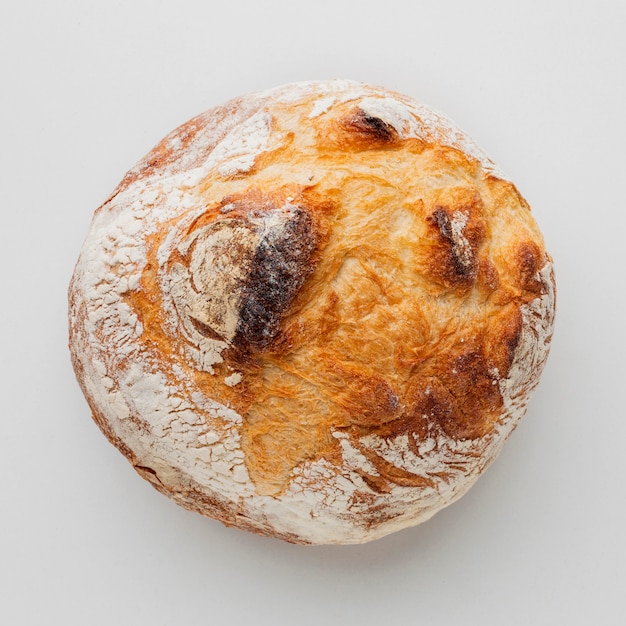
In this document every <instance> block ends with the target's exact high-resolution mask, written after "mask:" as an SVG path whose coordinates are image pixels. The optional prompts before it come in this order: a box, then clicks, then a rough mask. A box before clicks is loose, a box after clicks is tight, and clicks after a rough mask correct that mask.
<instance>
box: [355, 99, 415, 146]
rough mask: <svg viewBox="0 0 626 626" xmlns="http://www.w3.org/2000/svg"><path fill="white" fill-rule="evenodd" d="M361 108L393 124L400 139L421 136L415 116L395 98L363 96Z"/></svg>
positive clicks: (366, 113)
mask: <svg viewBox="0 0 626 626" xmlns="http://www.w3.org/2000/svg"><path fill="white" fill-rule="evenodd" d="M359 109H361V111H363V113H365V115H368V116H371V117H376V118H378V119H380V120H382V121H383V122H384V123H385V124H387V125H388V126H391V127H392V128H393V129H394V130H395V131H396V132H397V133H398V136H399V137H400V139H406V138H407V137H419V130H420V129H419V126H418V124H417V120H416V119H415V116H414V115H413V114H412V113H411V112H410V111H409V110H408V109H407V108H406V106H404V105H403V104H402V103H401V102H398V101H397V100H396V99H395V98H363V100H361V101H360V102H359Z"/></svg>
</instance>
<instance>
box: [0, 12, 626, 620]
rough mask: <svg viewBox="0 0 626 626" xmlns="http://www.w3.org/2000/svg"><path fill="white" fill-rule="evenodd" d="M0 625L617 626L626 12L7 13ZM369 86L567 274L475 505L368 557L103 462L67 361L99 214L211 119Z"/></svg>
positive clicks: (2, 46)
mask: <svg viewBox="0 0 626 626" xmlns="http://www.w3.org/2000/svg"><path fill="white" fill-rule="evenodd" d="M0 30H1V37H0V53H1V55H0V63H1V70H2V72H1V82H0V90H1V91H0V94H1V98H0V108H1V109H0V113H1V115H0V158H1V163H0V173H1V176H2V196H1V198H2V200H1V202H2V221H1V222H0V237H1V241H0V255H1V259H0V260H1V268H2V275H1V276H2V277H1V286H2V288H1V292H0V293H1V294H2V296H1V298H2V306H1V307H0V316H1V318H0V319H1V324H0V329H1V332H2V337H1V339H0V349H1V357H2V358H1V362H0V367H1V374H2V376H1V378H0V380H1V381H2V415H1V417H0V472H1V473H0V477H1V481H0V488H1V507H2V508H1V511H0V577H1V580H0V589H1V593H0V596H1V597H0V622H1V623H3V624H7V625H11V626H13V625H31V624H32V625H35V624H46V625H47V624H69V625H74V624H77V625H78V624H80V625H83V624H84V625H90V626H91V625H100V624H103V625H109V624H111V625H116V626H117V625H121V626H124V625H126V624H150V625H154V626H157V625H162V624H163V625H166V624H167V625H195V624H233V625H239V624H270V625H279V626H280V625H283V624H296V625H300V624H318V623H321V624H340V623H341V624H359V625H361V624H377V625H383V624H384V625H387V624H391V625H394V624H428V625H433V624H435V625H437V624H443V625H447V624H450V625H457V624H498V625H500V624H507V625H511V624H525V625H526V624H533V625H536V624H557V625H560V624H568V625H569V624H623V623H624V621H623V620H624V619H625V618H624V612H625V609H624V591H625V590H626V573H625V570H626V565H625V563H626V540H625V529H626V486H625V484H626V482H625V474H626V460H625V459H626V448H625V443H626V410H625V408H624V400H623V397H624V387H625V386H626V365H625V359H624V350H625V348H626V333H625V323H626V310H625V308H626V307H625V304H626V296H625V288H626V280H625V270H626V263H625V238H624V233H625V232H626V231H625V228H626V217H625V215H626V206H625V201H624V198H625V196H626V194H625V192H624V187H625V184H626V175H625V172H626V158H625V154H626V123H625V122H624V120H625V114H626V87H625V75H626V71H625V64H626V43H625V42H626V37H625V35H624V32H625V30H626V3H624V1H623V0H614V1H609V0H604V1H603V0H594V1H593V2H592V1H585V2H582V1H580V0H567V1H566V0H563V1H556V2H553V1H550V0H539V1H534V0H525V1H524V2H517V1H515V2H507V1H503V0H499V1H489V0H472V1H465V0H458V1H455V2H450V1H448V2H446V1H442V0H431V1H428V2H418V1H415V0H413V1H408V0H407V1H406V2H401V1H399V0H385V1H379V2H372V1H366V0H361V1H360V2H345V1H343V2H342V1H341V0H331V1H328V0H316V1H310V2H297V1H293V0H292V1H291V2H287V1H284V2H281V1H279V0H271V1H265V2H264V1H262V0H258V1H257V2H252V1H244V0H230V1H227V0H221V1H220V2H212V1H211V0H205V1H203V2H199V1H198V2H185V1H183V0H177V1H176V2H163V1H158V0H152V1H150V2H148V1H145V2H129V1H128V0H127V1H124V2H121V1H117V0H108V1H106V2H93V1H89V2H70V1H68V0H63V1H57V2H54V1H43V0H39V1H35V2H27V1H19V2H17V1H15V2H13V1H11V0H3V2H2V4H1V5H0ZM335 77H340V78H353V79H357V80H363V81H367V82H371V83H374V84H379V85H384V86H387V87H389V88H392V89H395V90H398V91H401V92H404V93H406V94H408V95H411V96H413V97H415V98H417V99H419V100H422V101H423V102H425V103H427V104H430V105H431V106H433V107H435V108H437V109H439V110H441V111H444V112H445V113H446V114H447V115H448V116H449V117H451V118H452V119H453V120H455V121H456V122H457V123H458V124H459V125H460V126H461V127H462V128H464V129H465V130H467V131H468V132H469V133H470V134H471V135H472V136H474V138H475V139H476V140H477V141H478V143H479V144H481V145H482V146H483V147H484V148H485V150H486V151H487V152H488V153H489V154H490V155H491V156H492V157H493V159H494V160H495V161H496V163H498V165H499V166H500V167H501V168H502V169H503V170H504V171H505V172H507V173H508V174H509V175H510V176H511V178H512V179H513V180H514V181H515V182H516V184H517V186H518V188H519V189H520V190H521V192H522V193H523V195H525V196H526V198H527V199H528V200H529V202H530V203H531V205H532V207H533V211H534V214H535V216H536V218H537V221H538V222H539V224H540V226H541V228H542V230H543V232H544V234H545V237H546V241H547V245H548V248H549V250H550V252H551V253H552V255H553V256H554V259H555V263H556V269H557V281H558V317H557V328H556V334H555V337H554V341H553V348H552V354H551V356H550V359H549V362H548V365H547V368H546V370H545V373H544V376H543V379H542V382H541V385H540V387H539V389H538V390H537V392H536V394H535V396H534V398H533V400H532V402H531V405H530V408H529V412H528V414H527V416H526V418H525V419H524V420H523V422H522V424H521V425H520V427H519V428H518V429H517V431H516V432H515V433H514V435H513V436H512V438H511V439H510V441H509V442H508V444H507V446H506V447H505V450H504V452H503V454H502V455H501V457H500V458H499V459H498V461H497V462H496V463H495V464H494V465H493V466H492V467H491V468H490V469H489V471H488V472H487V473H486V474H485V475H484V476H483V477H482V478H481V479H480V481H479V482H478V484H477V485H476V486H475V487H474V488H473V489H472V490H471V491H470V493H469V494H468V495H467V496H465V497H464V498H463V499H462V500H461V501H460V502H458V503H457V504H455V505H453V506H452V507H450V508H448V509H446V510H445V511H443V512H441V513H440V514H438V515H437V516H436V517H435V518H434V519H433V520H431V521H430V522H428V523H426V524H424V525H422V526H420V527H417V528H413V529H410V530H406V531H403V532H401V533H398V534H395V535H392V536H390V537H387V538H385V539H382V540H380V541H377V542H374V543H371V544H369V545H364V546H352V547H317V548H311V547H308V548H307V547H301V546H291V545H288V544H286V543H282V542H280V541H276V540H271V539H265V538H259V537H256V536H254V535H250V534H247V533H244V532H241V531H238V530H233V529H226V528H224V527H222V526H221V525H220V524H219V523H217V522H214V521H211V520H207V519H204V518H202V517H200V516H198V515H195V514H192V513H188V512H186V511H184V510H182V509H180V508H178V507H177V506H176V505H174V504H173V503H171V502H170V501H169V500H167V499H166V498H165V497H163V496H161V495H160V494H158V493H157V492H156V491H154V490H153V489H152V488H151V487H150V486H149V485H148V484H147V483H145V482H144V481H142V480H141V479H140V478H139V477H138V476H137V475H136V474H135V473H134V471H133V470H132V468H131V467H130V465H129V464H128V463H127V462H126V460H125V459H124V458H123V457H122V456H121V454H119V453H118V452H117V451H116V450H115V449H114V448H113V447H112V446H110V445H109V444H108V443H107V442H106V440H105V439H104V437H103V436H102V435H101V434H100V432H99V431H98V429H97V428H96V426H95V425H94V424H93V423H92V421H91V420H90V416H89V411H88V408H87V405H86V403H85V401H84V399H83V398H82V396H81V393H80V391H79V388H78V385H77V384H76V382H75V380H74V375H73V372H72V370H71V366H70V361H69V357H68V352H67V348H66V343H67V338H66V335H67V332H66V288H67V284H68V281H69V278H70V275H71V272H72V268H73V264H74V262H75V260H76V258H77V256H78V252H79V249H80V246H81V244H82V240H83V238H84V236H85V234H86V232H87V228H88V225H89V222H90V219H91V215H92V213H93V210H94V209H95V208H96V207H97V206H98V205H99V204H100V203H101V202H102V201H103V200H104V199H105V198H106V196H107V195H108V194H109V192H110V191H112V189H113V188H114V186H115V185H116V184H117V183H118V182H119V180H120V179H121V178H122V176H123V174H124V172H125V171H126V170H127V169H128V168H130V167H131V166H132V165H133V164H134V162H135V161H136V160H137V159H139V158H140V157H141V156H143V154H144V153H146V152H147V151H148V150H149V149H150V148H151V147H152V145H153V144H155V143H156V142H158V141H159V140H160V139H161V137H162V136H164V135H165V134H166V133H167V132H168V131H170V130H171V129H172V128H174V127H175V126H177V125H179V124H181V123H182V122H184V121H186V120H187V119H188V118H190V117H191V116H193V115H195V114H196V113H199V112H200V111H202V110H204V109H207V108H209V107H211V106H214V105H217V104H219V103H221V102H223V101H225V100H227V99H229V98H231V97H234V96H236V95H239V94H240V93H244V92H248V91H253V90H256V89H262V88H266V87H271V86H274V85H278V84H281V83H285V82H291V81H295V80H307V79H324V78H335Z"/></svg>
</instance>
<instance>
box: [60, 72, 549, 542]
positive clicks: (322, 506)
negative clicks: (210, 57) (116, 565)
mask: <svg viewBox="0 0 626 626" xmlns="http://www.w3.org/2000/svg"><path fill="white" fill-rule="evenodd" d="M69 302H70V349H71V354H72V360H73V364H74V369H75V372H76V375H77V378H78V380H79V382H80V384H81V387H82V389H83V391H84V394H85V396H86V398H87V401H88V402H89V405H90V407H91V411H92V413H93V417H94V419H95V421H96V422H97V424H98V425H99V427H100V428H101V429H102V431H103V432H104V433H105V435H106V436H107V437H108V438H109V439H110V441H111V442H112V443H114V444H115V445H116V446H117V447H118V448H119V449H120V450H121V451H122V452H123V453H124V454H125V455H126V457H127V458H128V459H129V461H130V462H131V463H132V464H133V466H134V467H135V469H136V470H137V471H138V472H139V473H140V474H141V475H142V476H143V477H144V478H145V479H147V480H148V481H150V482H151V483H152V484H153V485H154V486H155V487H156V488H157V489H158V490H159V491H161V492H163V493H165V494H167V495H168V496H170V497H172V498H173V499H174V500H175V501H177V502H178V503H179V504H181V505H183V506H185V507H187V508H189V509H192V510H195V511H198V512H200V513H203V514H205V515H208V516H210V517H214V518H216V519H219V520H221V521H222V522H224V523H225V524H228V525H235V526H238V527H241V528H244V529H247V530H252V531H254V532H257V533H260V534H265V535H270V536H275V537H279V538H282V539H285V540H287V541H291V542H298V543H313V544H320V543H359V542H364V541H368V540H372V539H376V538H378V537H381V536H384V535H386V534H388V533H390V532H393V531H396V530H399V529H401V528H404V527H407V526H412V525H415V524H418V523H420V522H422V521H425V520H427V519H428V518H430V517H431V516H432V515H433V514H434V513H436V512H437V511H438V510H440V509H441V508H442V507H444V506H447V505H448V504H450V503H451V502H453V501H454V500H456V499H457V498H458V497H460V496H461V495H462V494H463V493H465V492H466V491H467V489H468V488H469V487H470V486H471V485H472V484H473V482H474V481H475V480H476V478H477V477H478V476H479V475H480V474H481V473H482V472H483V470H484V469H485V468H486V467H487V466H488V465H489V464H490V463H491V461H493V459H494V458H495V457H496V456H497V454H498V453H499V451H500V449H501V447H502V444H503V443H504V441H505V440H506V438H507V437H508V436H509V434H510V433H511V432H512V430H513V428H514V427H515V425H516V424H517V422H518V420H519V419H520V417H521V416H522V415H523V413H524V412H525V408H526V404H527V401H528V399H529V396H530V393H531V391H532V390H533V389H534V387H535V386H536V384H537V383H538V380H539V376H540V373H541V371H542V369H543V366H544V363H545V361H546V358H547V355H548V349H549V344H550V339H551V334H552V327H553V322H554V277H553V270H552V262H551V259H550V256H549V255H548V253H547V252H546V250H545V247H544V243H543V239H542V236H541V233H540V232H539V230H538V227H537V225H536V223H535V221H534V219H533V217H532V215H531V212H530V209H529V207H528V205H527V203H526V202H525V201H524V199H523V198H522V197H521V195H520V194H519V193H518V191H517V189H516V188H515V186H514V185H513V184H512V183H511V182H510V181H509V180H507V178H506V177H505V176H504V175H503V174H502V173H501V172H499V171H498V170H497V168H496V167H495V165H494V164H493V163H492V162H491V161H490V160H489V159H488V158H487V157H486V156H485V155H484V154H483V153H482V151H481V150H480V149H479V148H477V147H476V145H475V144H474V143H473V141H472V140H471V139H469V138H468V137H467V136H466V135H465V134H464V133H463V132H461V131H460V130H459V129H458V128H456V127H455V126H454V125H453V124H452V123H451V122H449V121H448V120H446V119H445V118H444V117H443V116H441V115H439V114H437V113H435V112H433V111H431V110H430V109H428V108H426V107H424V106H423V105H420V104H418V103H416V102H415V101H413V100H412V99H410V98H407V97H405V96H402V95H400V94H397V93H394V92H390V91H387V90H385V89H381V88H376V87H371V86H368V85H364V84H361V83H355V82H351V81H328V82H319V83H296V84H293V85H287V86H284V87H279V88H276V89H273V90H269V91H267V92H263V93H256V94H251V95H248V96H244V97H241V98H237V99H235V100H233V101H231V102H229V103H227V104H226V105H224V106H221V107H217V108H215V109H212V110H210V111H208V112H206V113H204V114H202V115H199V116H198V117H196V118H194V119H192V120H191V121H189V122H188V123H186V124H184V125H182V126H181V127H180V128H178V129H176V130H175V131H174V132H172V133H171V134H170V135H168V136H167V137H166V138H165V139H164V140H163V141H162V142H161V143H160V144H159V145H158V146H157V147H156V148H154V149H153V150H152V151H151V152H150V153H149V154H148V155H147V156H146V157H145V158H144V159H142V160H141V161H140V162H139V163H138V164H137V165H136V166H135V167H134V168H133V169H132V170H131V171H130V172H128V174H127V175H126V176H125V178H124V179H123V180H122V182H121V183H120V185H119V186H118V188H117V189H116V190H115V191H114V193H113V194H112V195H111V197H110V198H109V199H108V200H107V201H106V202H105V203H104V204H103V205H102V206H101V207H100V208H99V209H98V210H97V211H96V213H95V216H94V219H93V222H92V225H91V229H90V231H89V234H88V237H87V240H86V242H85V244H84V246H83V249H82V252H81V255H80V258H79V261H78V264H77V266H76V270H75V273H74V276H73V278H72V282H71V285H70V291H69Z"/></svg>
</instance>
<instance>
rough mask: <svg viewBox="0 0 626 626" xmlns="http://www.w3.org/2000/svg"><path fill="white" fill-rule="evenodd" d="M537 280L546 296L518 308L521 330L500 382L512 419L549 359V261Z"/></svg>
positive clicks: (551, 320)
mask: <svg viewBox="0 0 626 626" xmlns="http://www.w3.org/2000/svg"><path fill="white" fill-rule="evenodd" d="M536 279H537V280H538V281H539V282H541V284H542V286H543V290H544V292H545V295H543V296H541V297H540V298H536V299H535V300H533V301H532V302H530V303H529V304H527V305H523V306H522V307H521V313H522V332H521V336H520V338H519V340H518V344H517V348H516V351H515V358H514V360H513V363H512V364H511V368H510V371H509V376H508V377H507V378H506V379H505V380H500V381H499V385H500V393H501V394H502V398H503V400H504V407H505V411H506V413H507V414H508V415H511V416H513V417H514V419H519V417H521V416H522V415H523V413H524V411H525V410H526V403H527V401H528V397H529V395H530V393H531V392H532V390H533V389H534V388H535V386H536V385H537V383H538V382H539V379H538V376H537V374H536V372H537V371H539V372H541V370H542V369H543V367H544V365H545V362H546V360H547V358H548V352H549V350H550V339H551V337H552V328H553V326H554V311H555V290H554V268H553V266H552V263H546V264H545V265H544V267H543V268H542V269H541V270H540V271H539V273H538V274H537V276H536Z"/></svg>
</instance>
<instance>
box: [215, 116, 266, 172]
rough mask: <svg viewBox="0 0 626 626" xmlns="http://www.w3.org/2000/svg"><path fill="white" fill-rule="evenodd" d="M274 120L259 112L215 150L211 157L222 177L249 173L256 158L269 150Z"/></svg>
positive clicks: (233, 131)
mask: <svg viewBox="0 0 626 626" xmlns="http://www.w3.org/2000/svg"><path fill="white" fill-rule="evenodd" d="M271 126H272V118H271V115H269V114H268V113H267V112H266V111H259V112H258V113H256V114H255V115H253V116H252V117H251V118H249V119H247V120H246V121H245V122H244V123H243V124H241V125H240V126H237V127H236V128H234V129H233V130H232V131H231V132H230V133H229V134H228V135H227V136H226V137H225V138H224V139H223V140H222V141H221V142H220V143H219V144H217V146H216V147H215V149H214V150H213V152H212V153H211V157H210V159H209V160H210V162H211V164H212V165H213V164H214V165H215V166H216V167H217V169H218V172H219V173H220V174H221V175H222V176H232V175H233V174H238V173H242V172H249V171H250V170H251V169H252V166H253V165H254V161H255V159H256V157H257V156H258V155H260V154H262V153H263V152H265V150H266V149H267V143H268V140H269V137H270V133H271Z"/></svg>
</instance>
